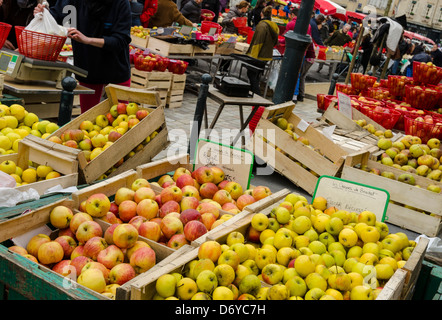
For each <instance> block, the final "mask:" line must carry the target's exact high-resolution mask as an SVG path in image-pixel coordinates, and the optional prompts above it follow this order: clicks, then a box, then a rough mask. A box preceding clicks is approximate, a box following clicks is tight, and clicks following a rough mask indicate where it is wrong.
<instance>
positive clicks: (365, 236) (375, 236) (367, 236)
mask: <svg viewBox="0 0 442 320" xmlns="http://www.w3.org/2000/svg"><path fill="white" fill-rule="evenodd" d="M380 237H381V234H380V233H379V230H378V229H377V228H376V227H374V226H367V227H366V228H364V229H363V230H361V232H360V238H361V240H362V241H363V242H364V243H368V242H377V241H378V240H379V239H380Z"/></svg>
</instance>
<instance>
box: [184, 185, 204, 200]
mask: <svg viewBox="0 0 442 320" xmlns="http://www.w3.org/2000/svg"><path fill="white" fill-rule="evenodd" d="M181 191H182V192H183V198H185V197H195V198H197V199H199V198H200V192H199V189H197V188H196V187H195V186H184V187H183V188H182V189H181Z"/></svg>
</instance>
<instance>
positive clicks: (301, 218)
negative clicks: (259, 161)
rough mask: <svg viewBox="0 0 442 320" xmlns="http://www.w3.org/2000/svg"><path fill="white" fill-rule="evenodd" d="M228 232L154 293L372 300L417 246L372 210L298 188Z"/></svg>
mask: <svg viewBox="0 0 442 320" xmlns="http://www.w3.org/2000/svg"><path fill="white" fill-rule="evenodd" d="M225 239H226V240H225V242H217V241H214V240H208V241H206V242H204V243H202V244H201V245H200V247H199V249H198V256H197V257H196V258H195V259H193V260H191V261H189V262H188V263H186V264H185V265H184V266H183V271H182V272H174V273H167V274H163V275H161V276H160V277H158V279H157V280H156V282H155V284H154V285H155V288H156V293H155V294H154V296H153V299H158V300H162V299H166V300H177V299H179V300H287V299H289V300H374V299H376V297H377V296H378V295H379V293H380V292H381V290H382V288H383V287H384V285H385V283H386V282H387V281H388V280H389V279H390V278H391V277H392V276H393V274H394V272H395V271H396V270H397V269H398V268H402V267H403V266H404V264H405V263H406V261H407V260H408V258H409V257H410V255H411V253H412V252H413V249H414V247H415V246H416V242H415V241H413V240H409V239H408V237H407V235H406V234H405V233H403V232H397V233H389V229H388V226H387V225H386V224H385V223H384V222H381V221H377V220H376V215H375V214H374V213H373V212H371V211H363V212H361V213H359V214H358V213H355V212H349V211H346V210H342V209H339V208H336V207H332V206H328V205H327V200H326V199H325V198H323V197H316V198H315V199H314V200H313V201H312V203H311V204H309V203H308V201H307V200H306V199H305V198H304V197H303V196H300V195H298V194H296V193H292V194H289V195H287V197H286V198H285V199H284V201H283V202H281V203H280V204H279V205H277V206H275V207H274V208H273V210H272V211H271V213H270V214H269V215H265V214H263V213H256V214H254V215H253V217H252V218H251V222H250V224H249V225H248V227H247V230H246V231H245V232H244V233H242V232H239V231H233V232H230V233H229V234H228V235H227V236H226V238H225Z"/></svg>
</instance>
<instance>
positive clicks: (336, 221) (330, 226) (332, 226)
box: [325, 217, 344, 236]
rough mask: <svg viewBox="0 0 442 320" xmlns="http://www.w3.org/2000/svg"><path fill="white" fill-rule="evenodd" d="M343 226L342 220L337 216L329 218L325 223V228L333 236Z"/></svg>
mask: <svg viewBox="0 0 442 320" xmlns="http://www.w3.org/2000/svg"><path fill="white" fill-rule="evenodd" d="M343 228H344V222H343V221H342V220H341V219H340V218H338V217H333V218H330V220H329V221H328V222H327V223H326V225H325V230H327V232H328V233H330V234H331V235H333V236H338V235H339V232H341V230H342V229H343Z"/></svg>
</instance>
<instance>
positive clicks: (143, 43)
mask: <svg viewBox="0 0 442 320" xmlns="http://www.w3.org/2000/svg"><path fill="white" fill-rule="evenodd" d="M130 38H131V42H130V43H131V44H132V45H134V46H136V47H138V48H147V47H148V44H149V39H150V37H149V36H147V37H146V38H145V39H144V38H140V37H137V36H135V35H133V34H131V35H130Z"/></svg>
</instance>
